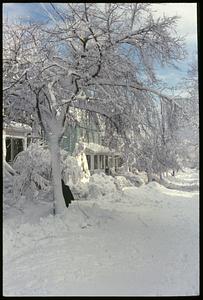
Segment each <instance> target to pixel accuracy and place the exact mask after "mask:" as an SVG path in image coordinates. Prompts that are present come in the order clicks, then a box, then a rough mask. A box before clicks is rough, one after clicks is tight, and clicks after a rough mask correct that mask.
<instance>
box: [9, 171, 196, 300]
mask: <svg viewBox="0 0 203 300" xmlns="http://www.w3.org/2000/svg"><path fill="white" fill-rule="evenodd" d="M169 180H171V182H173V183H174V184H177V185H179V186H184V185H187V186H188V185H198V173H197V172H195V171H194V170H187V172H186V173H181V172H179V173H178V174H177V177H175V178H169ZM49 212H50V207H49V206H48V203H44V204H43V203H41V204H40V205H39V204H34V203H33V204H32V205H31V204H28V203H26V202H25V205H24V212H22V211H18V210H15V209H14V208H13V209H10V210H8V211H7V213H6V214H5V216H4V222H3V224H4V226H3V229H4V234H3V237H4V243H3V255H4V256H3V257H4V258H3V292H4V295H5V296H11V295H23V296H24V295H37V296H39V295H44V296H49V295H51V296H56V295H65V296H68V295H134V296H140V295H146V296H147V295H197V294H198V293H199V192H198V190H193V189H192V190H191V191H181V190H174V189H167V188H166V187H164V186H161V185H159V184H158V183H156V182H152V183H150V184H147V185H142V186H141V187H139V188H137V187H127V188H124V189H123V191H118V192H115V191H114V192H112V193H110V192H109V194H108V195H104V196H103V197H99V198H97V199H90V200H80V201H74V202H72V204H71V205H70V207H69V208H68V209H67V211H66V213H65V215H64V216H63V217H55V218H54V217H53V216H52V215H50V214H49Z"/></svg>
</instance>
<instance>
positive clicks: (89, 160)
mask: <svg viewBox="0 0 203 300" xmlns="http://www.w3.org/2000/svg"><path fill="white" fill-rule="evenodd" d="M86 158H87V163H88V168H89V170H91V156H90V155H86Z"/></svg>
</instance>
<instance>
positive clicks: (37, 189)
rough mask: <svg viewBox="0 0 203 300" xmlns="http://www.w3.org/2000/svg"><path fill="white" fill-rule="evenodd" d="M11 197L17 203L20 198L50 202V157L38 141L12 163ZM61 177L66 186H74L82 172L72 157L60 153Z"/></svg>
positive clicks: (46, 149)
mask: <svg viewBox="0 0 203 300" xmlns="http://www.w3.org/2000/svg"><path fill="white" fill-rule="evenodd" d="M13 168H14V169H15V170H16V171H17V173H18V175H16V176H14V184H13V197H14V199H15V200H16V201H17V200H18V201H19V200H20V198H21V197H22V196H25V197H26V199H29V200H43V201H51V200H52V199H53V192H52V184H51V155H50V151H49V149H48V148H47V146H46V145H45V144H44V143H43V142H42V141H40V142H39V141H38V142H35V143H32V144H30V146H29V147H28V148H27V150H25V151H22V152H20V153H19V154H18V155H17V157H16V160H15V161H14V164H13ZM61 176H62V178H63V179H64V181H65V183H67V184H70V185H72V184H76V183H77V182H79V181H80V179H81V178H82V171H81V169H80V167H79V165H78V163H77V160H76V159H75V158H74V157H71V156H69V154H68V153H67V152H66V151H64V150H62V151H61Z"/></svg>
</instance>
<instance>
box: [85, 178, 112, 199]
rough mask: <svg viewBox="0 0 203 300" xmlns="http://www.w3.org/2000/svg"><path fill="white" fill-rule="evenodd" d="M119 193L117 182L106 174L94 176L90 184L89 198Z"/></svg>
mask: <svg viewBox="0 0 203 300" xmlns="http://www.w3.org/2000/svg"><path fill="white" fill-rule="evenodd" d="M116 191H117V188H116V185H115V180H114V178H113V177H112V176H108V175H106V174H104V173H103V174H93V175H92V176H91V177H90V181H89V184H88V197H90V198H98V197H100V196H105V195H106V194H109V193H114V192H116Z"/></svg>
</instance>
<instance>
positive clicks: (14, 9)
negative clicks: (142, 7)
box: [3, 3, 197, 86]
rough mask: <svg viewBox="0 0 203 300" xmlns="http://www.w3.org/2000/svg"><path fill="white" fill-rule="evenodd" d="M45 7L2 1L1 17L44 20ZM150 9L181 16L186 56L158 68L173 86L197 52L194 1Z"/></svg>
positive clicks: (158, 13) (155, 13) (180, 30)
mask: <svg viewBox="0 0 203 300" xmlns="http://www.w3.org/2000/svg"><path fill="white" fill-rule="evenodd" d="M46 8H48V9H49V10H51V6H50V5H49V4H48V3H4V4H3V17H4V18H8V20H9V21H11V20H12V21H13V20H14V19H16V18H19V17H21V18H22V19H26V20H30V19H31V20H34V21H36V20H39V21H46V20H48V18H49V17H48V16H47V12H46V11H45V9H46ZM152 9H153V11H154V16H155V17H159V16H163V14H165V15H166V16H173V15H178V16H180V17H181V18H180V20H178V23H177V33H178V34H179V35H183V36H185V43H186V49H187V51H188V57H187V59H186V60H185V61H182V62H181V63H180V64H179V69H180V70H176V69H174V68H172V67H166V68H159V69H158V73H159V76H160V78H161V79H163V80H164V81H166V82H167V83H169V84H170V85H171V86H173V85H175V84H176V83H178V81H179V80H180V78H181V77H182V76H186V72H187V68H188V62H190V61H191V60H192V58H194V57H195V56H196V54H197V14H196V9H197V8H196V3H159V4H153V5H152Z"/></svg>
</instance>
